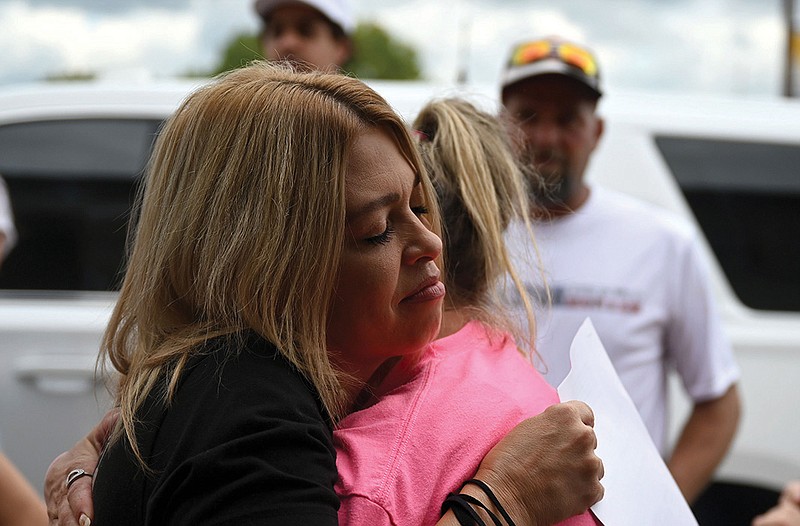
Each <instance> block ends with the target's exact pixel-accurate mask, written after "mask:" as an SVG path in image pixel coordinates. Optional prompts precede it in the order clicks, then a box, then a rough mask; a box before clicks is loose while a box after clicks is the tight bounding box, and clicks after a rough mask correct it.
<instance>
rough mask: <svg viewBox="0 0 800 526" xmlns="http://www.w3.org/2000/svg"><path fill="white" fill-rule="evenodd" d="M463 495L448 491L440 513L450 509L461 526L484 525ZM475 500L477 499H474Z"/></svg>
mask: <svg viewBox="0 0 800 526" xmlns="http://www.w3.org/2000/svg"><path fill="white" fill-rule="evenodd" d="M463 497H464V495H459V494H457V493H450V494H449V495H447V498H446V499H444V503H443V504H442V515H444V514H445V513H447V510H450V509H452V510H453V515H455V516H456V520H457V521H458V523H459V524H460V525H461V526H486V523H485V522H483V519H481V517H480V515H478V512H477V511H475V510H474V509H472V506H470V505H469V503H468V502H467V501H466V500H465V499H464V498H463ZM476 500H477V499H476Z"/></svg>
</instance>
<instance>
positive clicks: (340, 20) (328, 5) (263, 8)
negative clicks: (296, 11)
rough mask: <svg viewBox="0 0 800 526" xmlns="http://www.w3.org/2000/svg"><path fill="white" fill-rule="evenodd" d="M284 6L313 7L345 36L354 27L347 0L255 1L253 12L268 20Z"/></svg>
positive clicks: (354, 23)
mask: <svg viewBox="0 0 800 526" xmlns="http://www.w3.org/2000/svg"><path fill="white" fill-rule="evenodd" d="M285 4H305V5H307V6H309V7H313V8H314V9H316V10H317V11H319V12H320V13H322V14H323V15H324V16H325V17H326V18H327V19H328V20H330V21H331V22H333V23H334V24H336V25H337V26H339V27H341V28H342V30H343V31H344V32H345V34H347V35H349V34H351V33H352V32H353V30H354V29H355V27H356V22H355V18H354V17H353V11H352V9H350V4H349V3H348V1H347V0H302V1H300V0H256V3H255V10H256V12H257V13H258V14H259V15H260V16H261V18H268V17H269V15H270V13H272V11H274V10H275V9H276V8H277V7H280V6H282V5H285Z"/></svg>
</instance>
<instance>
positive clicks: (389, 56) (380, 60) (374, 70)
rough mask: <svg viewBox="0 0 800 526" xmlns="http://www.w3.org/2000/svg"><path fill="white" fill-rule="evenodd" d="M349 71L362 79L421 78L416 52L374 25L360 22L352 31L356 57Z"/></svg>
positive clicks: (347, 67) (346, 67)
mask: <svg viewBox="0 0 800 526" xmlns="http://www.w3.org/2000/svg"><path fill="white" fill-rule="evenodd" d="M344 69H346V70H347V71H349V72H351V73H353V74H354V75H355V76H357V77H359V78H363V79H398V80H414V79H419V78H420V68H419V63H418V60H417V52H416V50H415V49H414V48H413V47H411V46H410V45H408V44H405V43H403V42H400V41H399V40H397V39H395V38H394V37H392V35H390V34H389V33H388V32H387V31H386V30H385V29H383V28H382V27H380V26H379V25H378V24H375V23H373V22H361V23H359V24H358V26H357V27H356V30H355V31H354V32H353V56H352V58H351V60H350V61H349V62H348V63H347V64H346V65H345V68H344Z"/></svg>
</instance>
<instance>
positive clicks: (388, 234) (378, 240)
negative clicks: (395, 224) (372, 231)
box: [365, 224, 394, 245]
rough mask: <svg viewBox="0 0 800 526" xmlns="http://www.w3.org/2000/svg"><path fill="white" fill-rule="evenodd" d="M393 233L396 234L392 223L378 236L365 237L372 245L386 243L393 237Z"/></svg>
mask: <svg viewBox="0 0 800 526" xmlns="http://www.w3.org/2000/svg"><path fill="white" fill-rule="evenodd" d="M392 234H394V229H393V228H392V225H390V224H387V225H386V230H384V231H383V232H381V233H380V234H378V235H377V236H372V237H368V238H367V239H365V241H366V242H367V243H369V244H371V245H385V244H386V243H388V242H389V241H390V240H391V239H392Z"/></svg>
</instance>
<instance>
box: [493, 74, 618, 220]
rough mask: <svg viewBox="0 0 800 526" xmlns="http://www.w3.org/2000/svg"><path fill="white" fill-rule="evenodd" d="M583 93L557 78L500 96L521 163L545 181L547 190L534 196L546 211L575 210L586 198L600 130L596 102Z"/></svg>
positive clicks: (521, 84) (533, 81)
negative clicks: (585, 178)
mask: <svg viewBox="0 0 800 526" xmlns="http://www.w3.org/2000/svg"><path fill="white" fill-rule="evenodd" d="M587 95H588V94H587V92H586V90H585V89H584V88H583V87H582V86H580V85H579V84H578V83H577V82H576V81H574V80H572V79H569V78H567V77H564V76H561V75H552V76H542V77H537V78H534V79H529V80H525V81H522V82H519V83H517V84H513V85H512V86H510V87H509V88H506V90H505V91H504V93H503V104H504V106H505V113H506V116H507V118H508V125H509V127H510V129H509V133H510V134H511V136H512V138H513V139H514V142H515V143H516V144H517V146H518V147H519V150H520V153H521V155H522V158H523V160H524V161H525V162H527V163H530V164H532V165H533V166H534V167H535V168H536V169H537V171H538V173H539V174H541V175H542V177H544V179H545V182H546V183H547V186H548V188H547V190H548V192H546V195H539V194H538V193H537V195H535V196H534V197H535V199H536V200H537V201H538V202H540V203H542V204H544V205H545V206H547V207H550V208H562V207H565V206H566V207H568V208H572V209H574V208H576V207H577V206H579V205H580V204H581V202H582V201H581V196H582V195H585V194H584V192H585V187H584V185H583V174H584V172H585V171H586V166H587V164H588V162H589V157H590V155H591V154H592V151H594V149H595V146H597V142H598V140H599V139H600V135H601V134H602V131H603V122H602V120H601V119H600V118H599V117H598V116H597V115H596V114H595V108H596V105H597V103H596V100H594V99H592V98H591V97H588V96H587ZM532 190H534V191H536V190H538V188H537V187H536V185H534V188H533V189H532Z"/></svg>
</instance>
